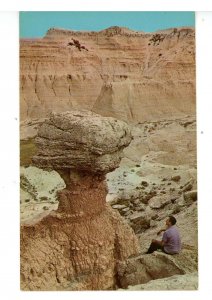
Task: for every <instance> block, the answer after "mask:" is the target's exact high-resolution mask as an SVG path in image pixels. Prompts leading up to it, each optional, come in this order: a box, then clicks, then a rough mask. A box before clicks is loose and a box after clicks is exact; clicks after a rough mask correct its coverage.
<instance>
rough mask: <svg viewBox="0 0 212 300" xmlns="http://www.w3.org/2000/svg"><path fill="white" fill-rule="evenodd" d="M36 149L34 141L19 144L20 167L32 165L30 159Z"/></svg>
mask: <svg viewBox="0 0 212 300" xmlns="http://www.w3.org/2000/svg"><path fill="white" fill-rule="evenodd" d="M36 151H37V148H36V145H35V141H34V139H29V140H27V141H21V142H20V165H21V166H25V167H26V166H28V165H30V164H31V163H32V157H33V155H35V154H36Z"/></svg>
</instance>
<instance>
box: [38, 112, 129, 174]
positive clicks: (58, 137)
mask: <svg viewBox="0 0 212 300" xmlns="http://www.w3.org/2000/svg"><path fill="white" fill-rule="evenodd" d="M131 138H132V137H131V133H130V130H129V127H128V126H127V124H126V123H125V122H122V121H119V120H116V119H114V118H111V117H102V116H99V115H97V114H95V113H92V112H90V111H68V112H64V113H52V114H51V116H50V118H49V119H48V120H46V121H45V122H44V123H43V124H42V126H41V127H40V130H39V132H38V137H37V138H36V143H37V146H38V149H39V151H38V155H37V156H35V157H34V159H33V161H34V163H35V164H36V165H37V166H39V167H41V168H52V169H78V170H82V171H84V170H85V171H89V172H94V173H105V174H106V173H107V172H109V171H112V170H114V169H115V168H117V167H118V166H119V162H120V160H121V157H122V150H123V148H124V147H126V146H127V145H129V143H130V142H131Z"/></svg>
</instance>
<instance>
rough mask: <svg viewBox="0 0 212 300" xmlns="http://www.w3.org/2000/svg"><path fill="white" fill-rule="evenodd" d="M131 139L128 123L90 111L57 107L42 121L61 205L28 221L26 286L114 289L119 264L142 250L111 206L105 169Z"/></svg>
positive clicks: (43, 162) (44, 163) (47, 163)
mask: <svg viewBox="0 0 212 300" xmlns="http://www.w3.org/2000/svg"><path fill="white" fill-rule="evenodd" d="M130 140H131V136H130V131H129V129H128V127H127V125H126V124H125V123H123V122H119V121H116V120H115V119H113V118H104V117H100V116H98V115H96V114H93V113H90V112H85V111H83V112H81V111H73V112H67V113H61V114H52V115H51V117H50V119H49V120H48V121H46V122H45V123H44V124H43V125H42V126H41V128H40V131H39V134H38V139H37V142H38V151H39V152H38V155H37V156H36V157H34V163H35V164H36V165H38V166H39V167H43V168H46V167H48V168H51V169H55V170H57V171H59V173H60V175H61V177H62V178H63V179H64V181H65V183H66V188H65V189H63V190H61V191H59V192H58V195H57V196H58V201H59V205H58V209H57V210H56V211H53V212H50V213H49V215H47V216H46V217H44V218H43V219H42V220H41V221H38V222H37V223H35V224H23V225H22V227H21V288H22V289H24V290H107V289H113V288H114V287H115V286H116V284H117V282H116V281H117V277H116V274H117V264H118V263H119V262H120V261H125V260H126V259H127V258H129V257H130V256H132V255H137V254H138V252H139V243H138V240H137V237H136V236H135V234H134V232H133V230H132V229H131V228H130V226H129V225H128V224H127V223H126V221H125V220H124V219H123V218H122V217H121V216H120V214H119V213H118V212H117V211H115V210H113V209H112V208H111V207H110V206H109V205H106V195H107V189H106V184H105V173H106V172H107V171H108V170H111V169H114V168H116V167H117V166H118V164H119V161H120V157H121V150H122V149H123V147H124V146H126V145H128V144H129V142H130Z"/></svg>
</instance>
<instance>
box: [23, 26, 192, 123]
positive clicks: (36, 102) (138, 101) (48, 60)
mask: <svg viewBox="0 0 212 300" xmlns="http://www.w3.org/2000/svg"><path fill="white" fill-rule="evenodd" d="M20 100H21V103H20V104H21V120H26V119H34V118H41V117H46V116H47V115H48V113H49V112H51V111H52V110H54V111H56V112H63V111H67V110H70V108H80V109H81V108H85V109H89V110H93V111H94V112H97V113H100V114H101V115H104V116H114V117H116V118H118V119H123V120H128V121H135V122H137V121H142V122H143V121H149V120H151V121H152V120H159V119H161V118H167V117H168V118H170V117H172V116H174V117H176V116H181V117H182V116H184V115H187V114H191V113H192V114H193V113H194V111H195V36H194V29H193V28H172V29H170V30H164V31H160V32H155V33H151V34H150V33H144V32H135V31H131V30H129V29H126V28H119V27H111V28H108V29H106V30H102V31H100V32H75V31H71V30H62V29H53V28H52V29H50V30H49V31H48V32H47V34H46V36H45V37H44V38H42V39H34V40H33V39H31V40H26V39H25V40H21V42H20ZM156 107H157V109H155V108H156Z"/></svg>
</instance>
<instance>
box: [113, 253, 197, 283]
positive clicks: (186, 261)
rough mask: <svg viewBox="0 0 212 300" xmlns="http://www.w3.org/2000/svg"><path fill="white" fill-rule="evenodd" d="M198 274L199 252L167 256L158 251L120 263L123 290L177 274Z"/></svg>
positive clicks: (119, 270) (120, 278) (119, 269)
mask: <svg viewBox="0 0 212 300" xmlns="http://www.w3.org/2000/svg"><path fill="white" fill-rule="evenodd" d="M193 272H197V252H196V251H195V250H193V249H189V250H188V249H183V250H182V252H181V253H180V254H177V255H167V254H165V253H163V252H159V251H156V252H154V253H153V254H149V255H140V256H137V257H135V258H129V259H128V260H127V261H125V262H120V263H119V266H118V274H119V282H120V286H121V287H122V288H127V287H128V286H129V285H137V284H139V283H140V284H142V283H147V282H149V281H150V280H152V279H158V278H167V277H170V276H173V275H176V274H179V275H183V274H187V273H193Z"/></svg>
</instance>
